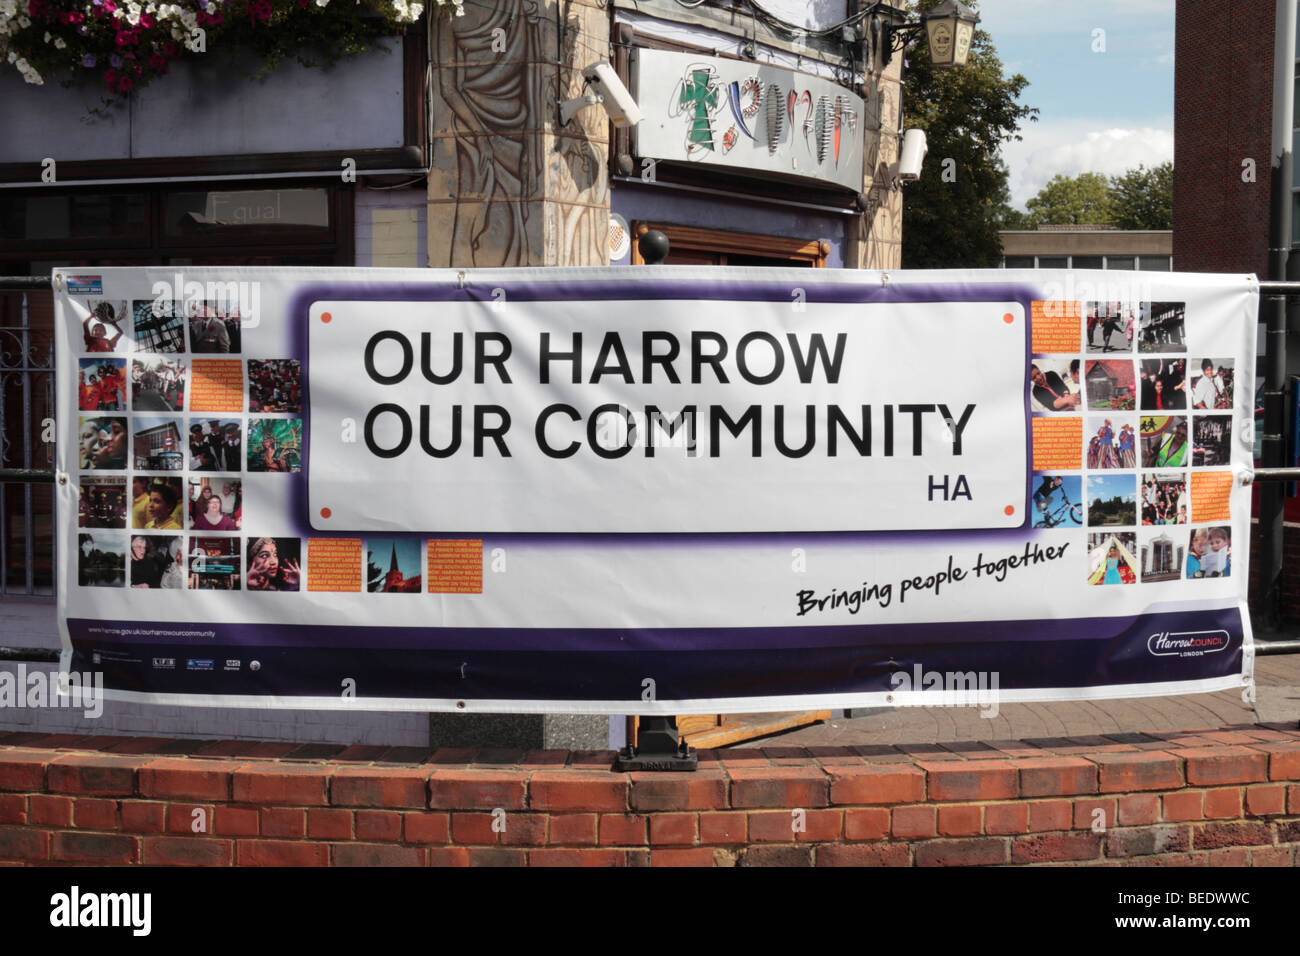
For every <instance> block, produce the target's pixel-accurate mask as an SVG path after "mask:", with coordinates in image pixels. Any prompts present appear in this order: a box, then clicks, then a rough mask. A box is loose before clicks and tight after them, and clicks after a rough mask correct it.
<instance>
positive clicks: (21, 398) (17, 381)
mask: <svg viewBox="0 0 1300 956" xmlns="http://www.w3.org/2000/svg"><path fill="white" fill-rule="evenodd" d="M14 292H17V293H18V296H17V297H16V301H15V302H12V303H6V304H5V305H6V307H5V308H3V311H0V595H6V594H13V593H19V594H29V595H30V594H36V593H38V591H39V592H44V593H53V590H54V582H53V550H52V549H53V547H54V546H55V542H54V532H53V524H54V501H53V496H52V495H51V496H50V498H49V509H48V513H47V511H46V509H44V508H43V507H40V508H38V501H37V497H38V496H37V495H36V494H35V493H34V492H35V489H34V487H33V486H35V485H39V484H43V483H50V482H53V480H54V472H53V469H52V468H45V467H40V466H41V465H42V464H45V463H46V462H49V463H50V464H52V463H53V456H52V450H51V449H49V448H47V449H46V451H45V453H44V454H43V455H42V454H40V452H39V451H38V446H37V443H36V442H35V441H34V440H33V439H34V438H36V437H38V435H39V432H40V431H43V430H44V428H43V425H42V422H38V421H36V419H37V418H38V417H40V418H42V419H44V418H53V414H54V375H55V368H54V337H53V334H52V332H53V329H52V327H51V328H37V327H36V326H35V325H34V324H33V322H32V298H31V297H32V296H33V295H40V294H46V295H48V294H49V293H50V280H49V277H48V276H22V277H16V278H13V279H9V278H5V279H3V280H0V294H4V293H14ZM15 313H16V315H15ZM38 409H39V411H38ZM15 418H16V419H17V422H16V424H15V422H14V419H15ZM34 431H36V432H37V435H34V434H33V432H34ZM15 442H17V443H18V444H19V446H20V447H18V448H17V449H15V448H13V444H14V443H15ZM11 463H12V464H14V465H16V466H17V467H7V466H8V465H9V464H11ZM15 485H17V486H18V487H14V486H15ZM42 497H43V496H42ZM15 498H16V499H17V501H15ZM15 525H17V526H18V527H15ZM47 534H48V538H49V543H50V548H51V550H50V558H51V561H50V568H49V575H50V577H49V581H48V584H47V583H46V581H45V579H44V574H43V573H42V575H41V579H40V580H38V577H37V561H36V558H37V550H38V547H37V539H38V536H39V537H42V538H43V537H45V536H46V535H47ZM20 536H21V540H20V543H19V544H18V547H21V548H22V550H23V552H24V553H23V555H22V557H23V562H22V568H23V570H22V572H21V573H22V583H21V585H19V586H17V587H14V586H13V580H14V578H15V576H16V569H17V567H18V562H17V560H16V559H17V557H18V555H17V554H15V553H13V552H14V550H15V539H18V538H19V537H20Z"/></svg>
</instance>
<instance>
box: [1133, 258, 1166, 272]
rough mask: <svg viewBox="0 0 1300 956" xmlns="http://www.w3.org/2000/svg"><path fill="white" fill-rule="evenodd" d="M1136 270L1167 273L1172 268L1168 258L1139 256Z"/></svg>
mask: <svg viewBox="0 0 1300 956" xmlns="http://www.w3.org/2000/svg"><path fill="white" fill-rule="evenodd" d="M1138 268H1139V269H1146V270H1147V271H1148V272H1168V271H1170V270H1171V269H1172V268H1173V264H1172V263H1171V262H1170V257H1169V256H1139V257H1138Z"/></svg>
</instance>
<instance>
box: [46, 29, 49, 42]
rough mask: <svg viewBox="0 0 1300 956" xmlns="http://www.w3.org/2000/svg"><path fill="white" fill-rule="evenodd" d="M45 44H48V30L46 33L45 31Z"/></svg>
mask: <svg viewBox="0 0 1300 956" xmlns="http://www.w3.org/2000/svg"><path fill="white" fill-rule="evenodd" d="M45 42H46V43H49V42H50V31H49V30H46V31H45Z"/></svg>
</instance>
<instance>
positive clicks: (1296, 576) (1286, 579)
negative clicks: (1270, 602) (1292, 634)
mask: <svg viewBox="0 0 1300 956" xmlns="http://www.w3.org/2000/svg"><path fill="white" fill-rule="evenodd" d="M1258 561H1259V521H1258V520H1257V519H1252V520H1251V523H1250V571H1251V573H1250V586H1249V600H1250V607H1251V610H1258V607H1257V601H1258V598H1259V587H1260V580H1261V579H1260V577H1259V574H1258V573H1257V571H1258V568H1259V564H1258V563H1257V562H1258ZM1281 615H1282V619H1283V621H1290V622H1297V621H1300V524H1293V523H1291V522H1287V523H1286V524H1284V525H1283V526H1282V592H1281Z"/></svg>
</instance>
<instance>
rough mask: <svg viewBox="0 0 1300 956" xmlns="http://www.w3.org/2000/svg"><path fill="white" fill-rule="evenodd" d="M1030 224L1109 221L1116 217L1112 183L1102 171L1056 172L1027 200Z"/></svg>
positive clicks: (1093, 223) (1035, 225) (1098, 223)
mask: <svg viewBox="0 0 1300 956" xmlns="http://www.w3.org/2000/svg"><path fill="white" fill-rule="evenodd" d="M1025 207H1026V208H1027V209H1028V210H1029V216H1028V220H1029V223H1030V226H1029V228H1031V229H1032V228H1034V227H1037V226H1039V225H1041V224H1043V223H1051V224H1052V225H1070V226H1080V225H1109V224H1110V223H1111V222H1112V221H1113V220H1114V209H1113V205H1112V203H1111V196H1110V184H1109V183H1108V182H1107V181H1106V177H1105V176H1103V175H1101V174H1100V173H1080V174H1079V175H1078V176H1063V175H1059V174H1058V175H1056V176H1053V177H1052V178H1051V180H1050V181H1049V182H1048V184H1047V185H1046V186H1044V187H1043V188H1042V189H1040V190H1039V191H1038V195H1037V196H1035V197H1034V198H1033V199H1031V200H1029V202H1027V203H1025Z"/></svg>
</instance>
